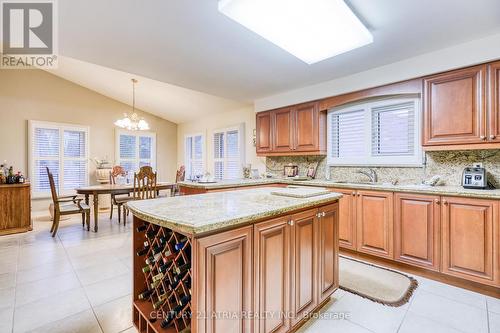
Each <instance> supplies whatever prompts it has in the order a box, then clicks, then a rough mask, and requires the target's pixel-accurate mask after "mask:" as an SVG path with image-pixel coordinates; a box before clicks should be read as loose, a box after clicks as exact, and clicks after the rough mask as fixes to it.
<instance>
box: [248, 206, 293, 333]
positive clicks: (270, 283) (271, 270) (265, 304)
mask: <svg viewBox="0 0 500 333" xmlns="http://www.w3.org/2000/svg"><path fill="white" fill-rule="evenodd" d="M289 222H290V217H288V216H286V217H282V218H277V219H274V220H270V221H266V222H262V223H259V224H256V225H255V227H254V235H255V236H254V258H255V279H254V281H255V285H254V292H255V299H254V303H255V312H256V314H258V315H259V318H260V319H259V320H256V321H255V324H254V325H255V327H254V329H255V332H258V333H271V332H274V333H282V332H288V330H289V329H290V320H289V318H287V317H286V316H284V315H283V314H287V313H289V312H290V232H291V230H290V228H291V227H290V225H289Z"/></svg>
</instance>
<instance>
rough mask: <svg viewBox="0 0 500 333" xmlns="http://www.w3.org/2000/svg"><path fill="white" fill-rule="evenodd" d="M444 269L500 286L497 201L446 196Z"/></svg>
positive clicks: (443, 244)
mask: <svg viewBox="0 0 500 333" xmlns="http://www.w3.org/2000/svg"><path fill="white" fill-rule="evenodd" d="M442 203H443V207H442V221H443V223H442V224H443V228H442V248H443V255H442V260H443V262H442V272H443V273H445V274H449V275H454V276H458V277H462V278H465V279H468V280H472V281H477V282H481V283H487V284H492V285H497V286H498V264H499V263H498V261H499V258H498V255H499V254H498V202H497V201H491V200H479V199H467V198H454V197H443V200H442Z"/></svg>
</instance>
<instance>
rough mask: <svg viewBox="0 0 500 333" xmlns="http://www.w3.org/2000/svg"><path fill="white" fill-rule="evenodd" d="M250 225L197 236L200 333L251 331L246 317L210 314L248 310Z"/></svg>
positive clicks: (250, 279) (250, 323) (250, 254)
mask: <svg viewBox="0 0 500 333" xmlns="http://www.w3.org/2000/svg"><path fill="white" fill-rule="evenodd" d="M252 231H253V227H252V226H249V227H244V228H240V229H236V230H231V231H227V232H223V233H219V234H215V235H212V236H208V237H204V238H200V239H197V240H196V242H195V245H194V246H195V247H194V251H195V252H196V260H195V262H196V263H197V265H196V266H195V267H194V272H193V273H194V274H195V275H196V276H199V277H200V278H199V279H195V282H194V283H195V286H194V287H195V293H196V296H197V300H198V301H197V310H198V311H199V312H200V313H201V314H203V315H206V316H208V318H206V319H205V318H204V317H203V316H201V317H200V318H199V319H198V320H197V323H196V327H197V331H196V332H200V333H219V332H235V333H237V332H239V333H250V332H253V321H252V320H250V319H248V318H235V319H227V318H225V319H224V320H216V319H215V318H210V316H212V315H213V314H218V313H219V314H224V313H226V314H239V313H249V312H250V311H252V297H253V295H252V290H253V289H252V288H253V269H252V268H253V261H252V239H253V232H252Z"/></svg>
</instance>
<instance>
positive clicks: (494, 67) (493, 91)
mask: <svg viewBox="0 0 500 333" xmlns="http://www.w3.org/2000/svg"><path fill="white" fill-rule="evenodd" d="M488 77H489V79H490V80H489V90H488V97H489V100H488V124H489V126H488V140H489V141H492V142H500V61H498V62H494V63H492V64H490V65H489V66H488Z"/></svg>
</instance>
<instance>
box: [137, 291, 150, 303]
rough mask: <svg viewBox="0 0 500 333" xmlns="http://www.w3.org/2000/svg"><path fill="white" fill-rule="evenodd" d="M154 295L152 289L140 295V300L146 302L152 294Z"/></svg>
mask: <svg viewBox="0 0 500 333" xmlns="http://www.w3.org/2000/svg"><path fill="white" fill-rule="evenodd" d="M152 293H153V290H151V289H146V290H145V291H143V292H142V293H140V294H139V296H138V298H139V299H140V300H145V299H148V298H149V296H151V294H152Z"/></svg>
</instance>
